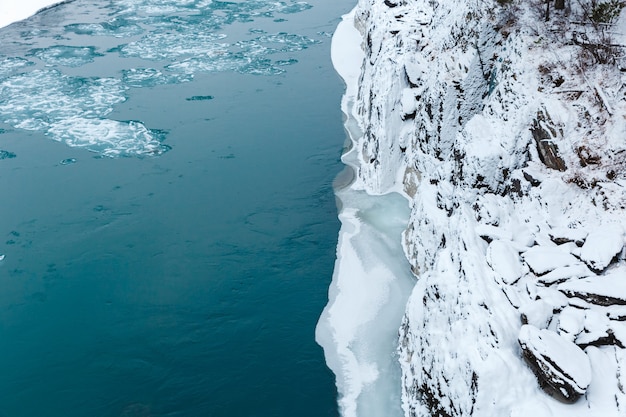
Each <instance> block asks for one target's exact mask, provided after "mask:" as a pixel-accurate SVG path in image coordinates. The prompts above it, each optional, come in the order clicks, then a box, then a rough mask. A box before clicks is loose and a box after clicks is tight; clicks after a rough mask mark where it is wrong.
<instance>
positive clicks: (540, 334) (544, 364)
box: [518, 324, 591, 403]
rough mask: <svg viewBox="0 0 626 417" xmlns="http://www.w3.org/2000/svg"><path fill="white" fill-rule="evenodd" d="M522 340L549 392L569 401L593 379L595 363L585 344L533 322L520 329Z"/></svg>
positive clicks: (579, 394) (522, 344)
mask: <svg viewBox="0 0 626 417" xmlns="http://www.w3.org/2000/svg"><path fill="white" fill-rule="evenodd" d="M518 341H519V345H520V346H521V348H522V352H523V354H524V358H525V359H526V361H527V362H528V364H529V365H530V367H531V368H532V370H533V371H534V373H535V375H536V376H537V379H538V380H539V383H540V385H541V386H542V388H544V390H545V391H546V392H548V393H549V394H550V395H552V396H554V397H555V398H557V399H559V400H561V401H564V402H568V403H572V402H575V401H576V400H577V399H578V398H579V397H580V396H581V395H583V394H584V393H585V391H586V390H587V387H588V386H589V383H590V382H591V364H590V363H589V358H588V357H587V355H586V354H585V352H584V351H583V350H582V349H581V348H579V347H578V346H576V345H575V344H574V343H573V342H571V341H569V340H567V339H566V338H564V337H562V336H560V335H558V334H557V333H555V332H553V331H550V330H546V329H538V328H537V327H535V326H532V325H529V324H526V325H524V326H522V328H521V329H520V333H519V338H518Z"/></svg>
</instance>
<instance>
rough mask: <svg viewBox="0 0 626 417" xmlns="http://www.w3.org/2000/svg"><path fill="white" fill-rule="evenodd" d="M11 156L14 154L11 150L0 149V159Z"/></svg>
mask: <svg viewBox="0 0 626 417" xmlns="http://www.w3.org/2000/svg"><path fill="white" fill-rule="evenodd" d="M12 158H15V154H14V153H13V152H9V151H3V150H2V149H0V160H2V159H12Z"/></svg>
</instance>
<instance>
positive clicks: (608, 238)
mask: <svg viewBox="0 0 626 417" xmlns="http://www.w3.org/2000/svg"><path fill="white" fill-rule="evenodd" d="M623 247H624V230H623V229H622V226H621V225H620V224H607V225H603V226H602V227H600V228H598V229H595V230H593V231H591V233H589V236H588V237H587V240H586V241H585V244H584V245H583V247H582V249H581V252H580V257H581V259H582V260H583V261H585V263H587V265H589V267H590V268H593V269H596V270H603V269H604V268H606V267H607V266H608V265H609V263H610V262H611V260H612V259H613V258H614V257H615V256H616V255H617V254H618V253H619V252H621V251H622V248H623Z"/></svg>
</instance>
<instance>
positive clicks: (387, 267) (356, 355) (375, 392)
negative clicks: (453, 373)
mask: <svg viewBox="0 0 626 417" xmlns="http://www.w3.org/2000/svg"><path fill="white" fill-rule="evenodd" d="M361 42H362V38H361V35H360V33H359V32H358V31H357V30H356V29H355V27H354V11H352V12H351V13H349V14H347V15H345V16H344V17H343V20H342V22H341V23H340V24H339V26H338V27H337V30H336V31H335V34H334V36H333V41H332V48H331V52H332V60H333V64H334V66H335V69H336V70H337V72H338V73H339V74H340V76H341V77H342V78H343V79H344V81H345V83H346V92H345V94H344V96H343V99H342V110H343V112H344V114H345V115H346V121H345V127H346V131H347V133H348V136H349V139H350V141H351V142H352V143H355V142H356V141H358V140H359V137H360V135H361V134H362V133H361V130H360V129H359V126H358V121H357V120H356V119H355V117H354V108H353V105H354V102H355V100H356V94H357V90H358V88H357V87H358V79H359V75H360V68H361V63H362V60H363V57H364V55H363V52H362V49H361ZM342 160H343V161H344V163H346V164H347V165H348V167H347V168H346V169H349V170H358V169H359V161H358V157H357V155H356V154H355V152H354V148H352V151H348V152H347V153H346V154H344V155H343V156H342ZM342 187H343V188H339V189H336V190H335V192H336V195H337V198H338V200H339V206H340V212H339V220H340V221H341V228H340V231H339V242H338V245H337V261H336V263H335V270H334V273H333V280H332V283H331V286H330V289H329V302H328V305H327V306H326V308H325V309H324V311H323V312H322V315H321V317H320V320H319V322H318V325H317V328H316V341H317V342H318V343H319V344H320V345H321V346H322V347H323V349H324V355H325V357H326V363H327V364H328V366H329V368H330V369H331V370H332V371H333V372H334V373H335V375H336V382H337V389H338V392H339V406H340V411H341V415H342V416H344V417H356V416H359V417H368V416H371V417H382V416H385V417H399V416H401V415H402V409H401V407H400V404H401V400H400V397H401V391H400V385H399V384H398V381H399V379H400V367H399V363H398V357H397V353H396V341H397V329H398V327H399V326H400V323H401V319H402V315H403V313H404V305H405V304H406V301H407V299H408V297H409V294H410V292H411V288H412V286H413V278H412V275H411V272H410V269H409V264H408V262H407V260H406V257H405V256H404V252H403V250H402V245H401V236H402V232H403V231H404V230H405V228H406V224H407V221H408V217H409V208H408V205H407V200H406V198H405V197H403V196H402V195H400V194H397V193H389V194H386V195H379V196H373V195H369V194H368V193H367V192H365V191H363V190H362V188H363V187H362V185H361V184H359V183H358V182H352V183H350V184H342Z"/></svg>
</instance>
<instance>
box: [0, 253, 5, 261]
mask: <svg viewBox="0 0 626 417" xmlns="http://www.w3.org/2000/svg"><path fill="white" fill-rule="evenodd" d="M4 257H5V255H4V254H2V255H0V262H2V261H4Z"/></svg>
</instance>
